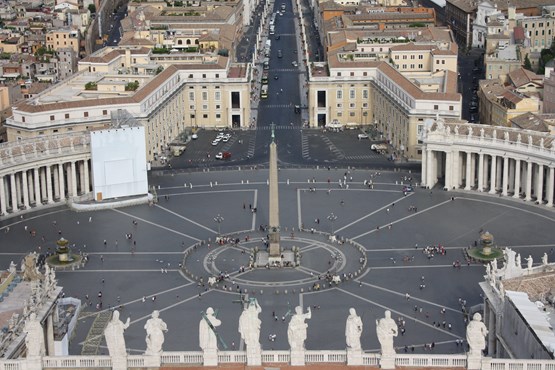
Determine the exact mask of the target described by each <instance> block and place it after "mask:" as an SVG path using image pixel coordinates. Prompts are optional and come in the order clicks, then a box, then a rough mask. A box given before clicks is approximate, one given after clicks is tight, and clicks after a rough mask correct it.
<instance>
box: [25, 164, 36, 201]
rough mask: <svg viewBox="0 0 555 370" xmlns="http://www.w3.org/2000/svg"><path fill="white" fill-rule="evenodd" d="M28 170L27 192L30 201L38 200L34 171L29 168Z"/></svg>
mask: <svg viewBox="0 0 555 370" xmlns="http://www.w3.org/2000/svg"><path fill="white" fill-rule="evenodd" d="M26 172H27V194H29V203H33V202H36V201H35V199H36V196H35V181H34V180H33V174H34V172H33V171H31V170H29V171H26Z"/></svg>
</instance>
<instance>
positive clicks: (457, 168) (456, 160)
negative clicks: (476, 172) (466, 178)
mask: <svg viewBox="0 0 555 370" xmlns="http://www.w3.org/2000/svg"><path fill="white" fill-rule="evenodd" d="M452 157H453V160H452V163H453V171H451V189H452V188H455V189H458V188H459V187H460V186H461V154H460V152H459V151H458V150H454V151H453V154H452Z"/></svg>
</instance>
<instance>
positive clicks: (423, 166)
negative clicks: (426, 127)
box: [420, 149, 428, 186]
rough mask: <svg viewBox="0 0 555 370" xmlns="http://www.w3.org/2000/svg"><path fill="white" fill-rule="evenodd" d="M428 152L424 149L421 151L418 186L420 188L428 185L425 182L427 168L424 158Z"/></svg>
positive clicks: (425, 158)
mask: <svg viewBox="0 0 555 370" xmlns="http://www.w3.org/2000/svg"><path fill="white" fill-rule="evenodd" d="M427 152H428V151H427V150H426V149H424V150H422V161H421V173H420V185H421V186H427V185H428V184H427V183H426V180H427V177H426V176H427V174H426V173H427V172H426V171H427V167H428V161H427V157H426V153H427Z"/></svg>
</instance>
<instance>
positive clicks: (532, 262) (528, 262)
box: [526, 255, 534, 269]
mask: <svg viewBox="0 0 555 370" xmlns="http://www.w3.org/2000/svg"><path fill="white" fill-rule="evenodd" d="M526 262H527V267H528V268H529V269H531V268H532V266H533V265H534V259H533V258H532V256H530V255H529V256H528V258H526Z"/></svg>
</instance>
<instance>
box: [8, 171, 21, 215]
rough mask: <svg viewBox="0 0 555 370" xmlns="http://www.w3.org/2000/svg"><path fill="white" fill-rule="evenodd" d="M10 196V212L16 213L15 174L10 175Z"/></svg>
mask: <svg viewBox="0 0 555 370" xmlns="http://www.w3.org/2000/svg"><path fill="white" fill-rule="evenodd" d="M10 194H11V196H12V212H14V213H15V212H17V211H18V210H19V208H18V204H17V192H16V190H15V174H14V173H10Z"/></svg>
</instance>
